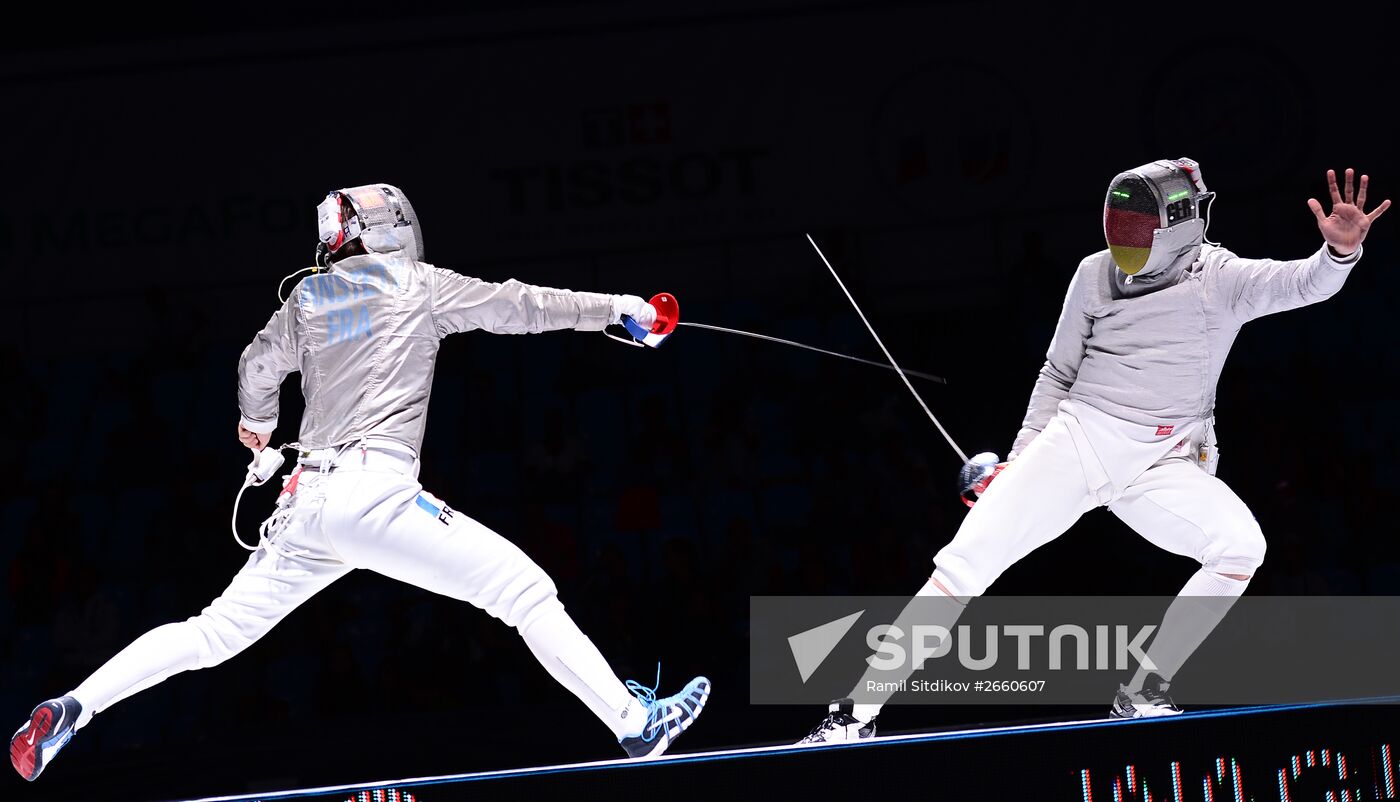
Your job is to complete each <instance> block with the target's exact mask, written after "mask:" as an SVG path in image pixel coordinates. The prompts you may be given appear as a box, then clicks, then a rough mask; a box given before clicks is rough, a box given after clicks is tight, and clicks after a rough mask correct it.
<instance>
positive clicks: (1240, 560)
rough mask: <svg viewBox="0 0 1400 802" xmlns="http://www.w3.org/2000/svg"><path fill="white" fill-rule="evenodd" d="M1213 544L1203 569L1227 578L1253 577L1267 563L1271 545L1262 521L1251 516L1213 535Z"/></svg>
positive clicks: (1207, 551)
mask: <svg viewBox="0 0 1400 802" xmlns="http://www.w3.org/2000/svg"><path fill="white" fill-rule="evenodd" d="M1211 534H1212V537H1211V543H1210V545H1209V546H1208V547H1207V548H1206V553H1205V554H1204V555H1203V556H1202V559H1201V567H1202V568H1204V569H1205V570H1207V571H1210V572H1211V573H1216V574H1222V575H1225V576H1230V575H1236V576H1246V577H1248V576H1253V575H1254V572H1255V571H1256V570H1257V569H1258V568H1259V566H1260V565H1263V563H1264V552H1265V551H1267V549H1268V542H1267V541H1266V540H1265V539H1264V532H1263V530H1262V529H1260V528H1259V522H1258V521H1256V520H1254V518H1253V517H1252V516H1251V517H1249V518H1248V519H1247V520H1246V519H1236V520H1234V521H1231V522H1229V525H1228V526H1225V527H1222V528H1221V529H1220V530H1219V531H1217V532H1214V533H1211Z"/></svg>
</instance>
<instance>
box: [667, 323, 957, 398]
mask: <svg viewBox="0 0 1400 802" xmlns="http://www.w3.org/2000/svg"><path fill="white" fill-rule="evenodd" d="M676 325H677V326H689V327H691V328H693V329H706V330H708V331H719V332H723V333H725V334H737V335H739V336H740V337H752V338H754V339H755V340H767V341H768V342H770V343H778V344H779V345H790V346H792V347H793V348H801V349H804V350H807V351H815V352H816V353H818V354H826V355H827V356H834V357H836V358H838V359H849V360H850V361H852V362H859V363H860V364H862V365H869V366H870V367H872V368H880V369H882V370H895V368H892V367H890V366H889V365H886V364H885V363H884V362H876V361H875V360H873V359H862V358H861V357H858V356H851V355H850V354H842V353H839V352H837V351H828V350H826V349H825V348H818V347H816V346H815V345H807V344H806V343H799V342H795V341H793V340H784V339H783V338H782V337H770V336H769V335H767V334H758V333H755V332H752V331H742V330H740V329H728V328H725V327H724V326H711V325H709V324H707V323H691V322H690V321H687V320H681V321H678V322H677V323H676ZM907 373H908V374H909V375H910V376H913V377H914V378H916V379H923V380H925V381H931V382H938V383H939V384H947V383H948V380H947V379H945V378H943V377H942V376H935V375H933V374H932V373H923V372H920V371H917V370H911V371H907Z"/></svg>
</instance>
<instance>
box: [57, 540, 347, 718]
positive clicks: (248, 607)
mask: <svg viewBox="0 0 1400 802" xmlns="http://www.w3.org/2000/svg"><path fill="white" fill-rule="evenodd" d="M349 570H350V569H349V568H348V567H346V566H344V565H338V564H329V563H319V562H311V561H307V560H295V559H290V558H288V557H284V556H282V555H279V554H276V553H274V552H271V551H268V550H267V548H265V547H264V548H261V549H258V550H257V551H256V552H254V553H253V554H251V555H249V557H248V562H247V563H245V564H244V566H243V568H242V569H241V570H239V572H238V573H237V574H236V575H235V576H234V578H233V582H231V583H230V584H229V586H228V588H227V589H225V590H224V592H223V594H222V595H220V596H219V597H218V598H217V599H215V600H214V601H213V602H212V603H211V604H210V605H209V606H208V607H206V608H204V611H203V612H201V613H200V614H199V615H197V616H195V617H193V618H190V619H188V620H186V621H181V622H180V623H176V624H165V625H163V626H159V627H156V628H155V629H153V630H151V631H150V632H147V633H146V634H144V635H142V636H141V637H139V638H137V639H136V640H134V641H132V642H131V644H130V645H128V646H127V647H126V648H125V649H123V650H121V651H120V652H118V653H117V655H116V656H115V657H113V658H112V659H111V660H108V661H107V662H106V663H105V664H104V665H103V666H102V667H101V668H99V669H98V670H97V671H96V672H94V673H93V674H92V676H90V677H88V678H87V679H86V680H84V681H83V683H82V684H81V685H79V686H78V687H77V688H75V689H73V690H72V691H71V692H70V693H69V694H68V695H70V696H72V697H74V698H76V699H77V700H78V701H79V702H80V703H82V707H83V710H82V714H81V715H80V716H79V718H78V723H77V726H78V727H80V728H81V727H82V726H84V725H86V724H87V723H88V722H89V721H90V720H91V719H92V717H93V716H94V715H96V714H98V713H100V712H102V711H103V710H105V709H107V708H108V707H110V706H112V705H113V704H116V703H117V702H119V701H121V700H123V699H125V698H127V697H128V696H131V695H133V694H136V693H139V692H140V691H143V690H145V689H147V688H149V687H151V686H153V685H156V684H157V683H160V682H162V681H164V680H166V679H168V678H170V677H171V676H173V675H175V674H178V673H180V672H182V671H192V670H194V669H200V668H209V667H211V666H215V665H218V664H219V663H222V662H223V661H225V660H227V659H228V658H230V657H232V656H233V655H235V654H237V653H239V652H241V651H243V650H244V649H246V648H248V647H249V646H251V645H252V644H253V643H254V642H255V641H257V640H258V639H259V638H261V637H262V636H263V635H265V634H267V632H268V631H270V630H271V629H272V628H273V627H274V626H275V625H276V624H277V623H278V622H279V621H281V620H282V619H283V618H285V617H286V616H287V614H288V613H290V612H291V611H292V610H295V609H296V608H297V607H298V606H299V605H300V604H301V603H302V602H304V601H306V600H307V599H309V598H311V597H312V596H314V595H315V594H316V592H317V591H319V590H321V589H322V588H325V587H326V586H327V585H329V584H331V583H332V582H334V581H335V580H336V579H339V578H340V577H342V576H344V575H345V573H346V572H347V571H349Z"/></svg>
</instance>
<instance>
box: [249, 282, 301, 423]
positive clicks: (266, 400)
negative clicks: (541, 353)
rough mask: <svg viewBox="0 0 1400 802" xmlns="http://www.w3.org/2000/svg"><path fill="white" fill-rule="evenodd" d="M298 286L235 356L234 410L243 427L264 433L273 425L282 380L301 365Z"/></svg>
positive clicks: (299, 292)
mask: <svg viewBox="0 0 1400 802" xmlns="http://www.w3.org/2000/svg"><path fill="white" fill-rule="evenodd" d="M300 296H301V287H300V285H298V286H297V289H296V290H294V291H293V292H292V294H291V295H290V296H289V297H288V298H287V302H286V303H284V304H283V305H282V308H281V309H278V310H277V311H276V312H274V313H273V314H272V319H271V320H269V321H267V325H266V326H264V327H263V330H262V331H260V332H258V334H257V336H256V337H254V338H253V341H252V342H250V343H248V347H247V348H244V349H243V356H241V357H239V358H238V410H239V413H240V415H241V417H240V418H239V421H238V422H239V423H240V424H242V425H243V428H245V429H247V430H248V431H250V432H257V433H258V434H268V433H270V432H271V431H272V430H273V429H276V428H277V404H278V398H279V396H280V392H281V388H282V380H283V379H285V378H287V374H289V373H292V372H293V371H296V370H298V369H300V366H301V358H300V353H301V328H300V326H299V324H298V321H297V304H298V299H299V298H300Z"/></svg>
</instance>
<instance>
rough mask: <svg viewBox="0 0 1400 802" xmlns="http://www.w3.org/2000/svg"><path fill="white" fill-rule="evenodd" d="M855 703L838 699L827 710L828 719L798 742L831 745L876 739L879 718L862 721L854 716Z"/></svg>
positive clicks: (800, 743)
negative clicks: (876, 724)
mask: <svg viewBox="0 0 1400 802" xmlns="http://www.w3.org/2000/svg"><path fill="white" fill-rule="evenodd" d="M854 710H855V703H854V702H853V701H852V700H850V699H837V700H836V701H834V702H832V703H831V706H830V707H829V708H827V713H826V718H824V719H822V721H821V723H820V724H818V725H817V726H816V727H813V728H812V731H811V732H809V733H807V737H805V738H803V739H802V740H800V741H798V742H797V743H798V745H799V746H800V745H802V744H830V743H842V742H844V741H863V740H865V739H866V738H874V737H875V722H876V721H878V720H879V718H880V717H879V716H876V717H875V718H872V719H870V720H869V721H861V720H860V719H858V718H856V717H855V716H854V715H853V711H854Z"/></svg>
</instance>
